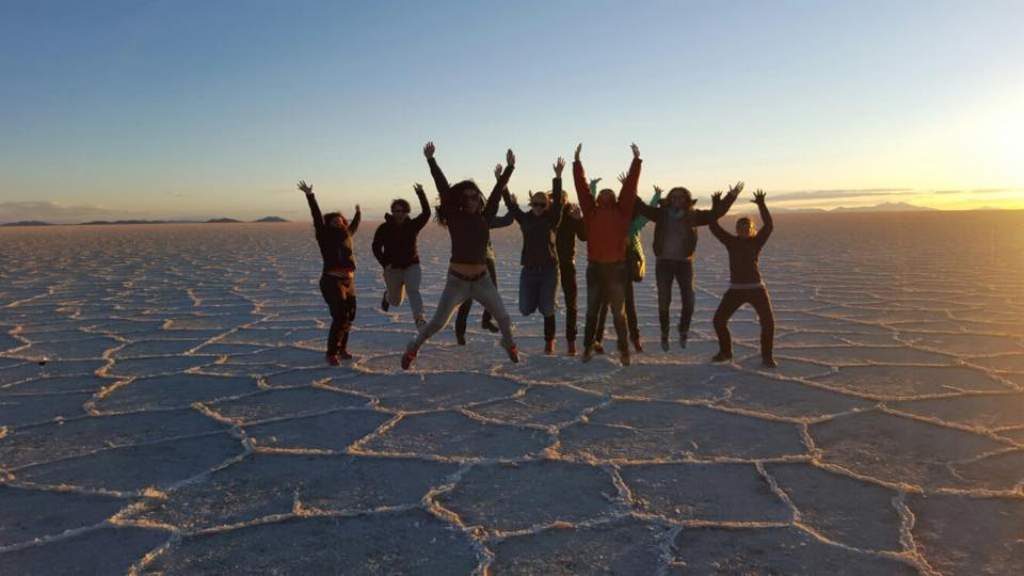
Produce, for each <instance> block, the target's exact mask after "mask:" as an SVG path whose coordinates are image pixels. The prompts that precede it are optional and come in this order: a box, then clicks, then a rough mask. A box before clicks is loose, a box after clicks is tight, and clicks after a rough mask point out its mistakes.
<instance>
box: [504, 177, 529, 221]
mask: <svg viewBox="0 0 1024 576" xmlns="http://www.w3.org/2000/svg"><path fill="white" fill-rule="evenodd" d="M498 173H499V174H500V171H499V172H498ZM501 199H502V200H503V201H504V203H505V210H506V213H505V214H506V216H508V217H509V218H512V219H513V221H515V222H520V223H521V222H522V221H523V216H524V214H523V209H522V208H520V207H519V200H517V199H516V197H515V195H514V194H512V192H510V191H509V189H508V186H506V187H505V189H504V190H502V191H501Z"/></svg>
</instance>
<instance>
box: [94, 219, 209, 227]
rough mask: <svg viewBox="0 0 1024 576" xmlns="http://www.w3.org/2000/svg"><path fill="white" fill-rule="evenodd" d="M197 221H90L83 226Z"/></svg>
mask: <svg viewBox="0 0 1024 576" xmlns="http://www.w3.org/2000/svg"><path fill="white" fill-rule="evenodd" d="M194 223H195V220H90V221H89V222H82V223H81V224H80V225H81V226H111V225H114V224H118V225H120V224H194Z"/></svg>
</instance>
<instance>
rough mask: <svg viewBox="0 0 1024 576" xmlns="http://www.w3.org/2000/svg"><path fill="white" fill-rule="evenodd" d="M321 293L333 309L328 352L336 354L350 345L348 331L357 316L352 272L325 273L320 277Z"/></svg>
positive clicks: (328, 333)
mask: <svg viewBox="0 0 1024 576" xmlns="http://www.w3.org/2000/svg"><path fill="white" fill-rule="evenodd" d="M320 293H321V294H323V297H324V301H325V302H327V307H328V308H329V309H330V311H331V328H330V330H329V331H328V332H327V353H328V354H330V355H334V354H337V353H338V350H339V349H340V350H345V348H346V347H347V346H348V332H349V329H350V328H351V327H352V321H353V320H355V318H356V286H355V282H354V279H353V277H352V275H351V274H349V275H348V276H344V277H339V276H331V275H328V274H324V275H323V276H321V277H320Z"/></svg>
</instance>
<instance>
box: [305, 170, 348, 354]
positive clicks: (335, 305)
mask: <svg viewBox="0 0 1024 576" xmlns="http://www.w3.org/2000/svg"><path fill="white" fill-rule="evenodd" d="M299 190H302V191H303V192H304V193H305V194H306V202H308V203H309V211H310V213H311V214H312V216H313V229H314V230H315V231H316V243H317V245H319V247H320V256H321V257H323V261H324V266H323V272H322V274H321V275H320V293H321V294H323V297H324V301H326V302H327V307H328V308H329V309H330V311H331V328H330V330H329V331H328V333H327V363H328V364H330V365H331V366H337V365H338V364H339V361H340V360H348V359H349V358H352V355H351V354H349V353H348V333H349V329H350V328H351V327H352V321H353V320H355V317H356V285H355V273H356V257H355V254H353V251H352V235H353V234H355V233H356V230H358V229H359V221H360V219H361V216H362V215H361V214H360V212H359V205H358V204H357V205H356V215H355V216H354V217H353V218H352V221H351V222H349V221H347V220H345V217H344V216H342V215H341V212H329V213H327V214H321V213H320V205H319V204H317V201H316V196H314V195H313V186H312V185H310V184H306V181H305V180H300V181H299Z"/></svg>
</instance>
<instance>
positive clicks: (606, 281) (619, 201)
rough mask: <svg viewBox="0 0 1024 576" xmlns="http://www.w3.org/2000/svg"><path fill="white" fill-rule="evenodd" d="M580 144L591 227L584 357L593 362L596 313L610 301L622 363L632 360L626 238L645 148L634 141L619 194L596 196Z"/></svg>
mask: <svg viewBox="0 0 1024 576" xmlns="http://www.w3.org/2000/svg"><path fill="white" fill-rule="evenodd" d="M582 148H583V144H580V145H578V146H577V147H576V155H575V161H574V162H573V165H572V171H573V180H574V183H575V185H576V195H577V196H578V197H579V203H580V209H581V211H582V212H583V222H584V226H586V230H587V323H586V328H585V330H584V332H583V361H584V362H589V361H590V359H591V357H592V356H593V353H594V335H595V333H596V332H597V318H598V313H599V312H600V310H601V303H602V302H607V303H608V310H609V312H611V314H612V320H613V322H614V323H615V334H616V338H617V340H618V347H619V355H620V359H621V361H622V364H623V365H625V366H628V365H629V363H630V358H629V333H628V331H627V329H626V312H625V282H626V281H627V279H626V239H627V237H628V236H629V227H630V224H631V223H632V221H633V205H634V204H635V203H636V188H637V183H638V182H639V180H640V165H641V163H642V161H641V160H640V148H638V147H637V145H636V144H631V145H630V148H631V149H632V150H633V162H632V164H630V167H629V172H627V174H626V176H625V177H624V178H622V189H621V190H620V192H619V197H618V198H616V197H615V192H614V191H612V190H611V189H609V188H605V189H603V190H601V191H600V192H598V194H597V198H596V199H595V198H594V196H593V195H592V194H591V192H590V185H589V183H588V182H587V177H586V174H585V173H584V171H583V164H582V162H580V151H581V150H582Z"/></svg>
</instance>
